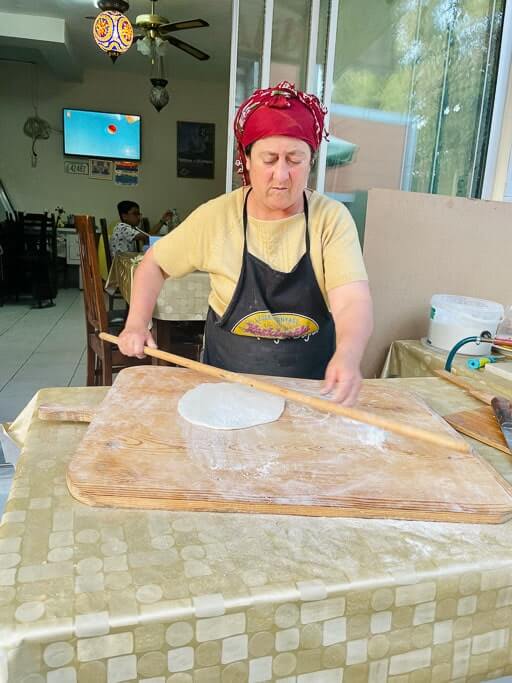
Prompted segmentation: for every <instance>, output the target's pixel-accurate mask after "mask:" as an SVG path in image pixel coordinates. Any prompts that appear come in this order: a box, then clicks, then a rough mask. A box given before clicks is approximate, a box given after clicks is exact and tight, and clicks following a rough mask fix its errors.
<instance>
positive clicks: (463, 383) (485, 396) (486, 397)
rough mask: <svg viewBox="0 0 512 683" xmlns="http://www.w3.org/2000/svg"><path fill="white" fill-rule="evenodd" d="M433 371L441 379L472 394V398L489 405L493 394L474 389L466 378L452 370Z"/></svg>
mask: <svg viewBox="0 0 512 683" xmlns="http://www.w3.org/2000/svg"><path fill="white" fill-rule="evenodd" d="M435 373H436V375H437V376H438V377H441V379H445V380H446V381H447V382H451V383H452V384H455V385H456V386H457V387H460V388H461V389H464V390H465V391H467V393H468V394H470V396H473V398H476V399H478V400H479V401H482V403H487V405H489V406H490V405H491V401H492V399H493V398H494V394H489V393H487V392H486V391H480V390H479V389H475V387H474V386H473V385H472V384H471V382H468V380H467V379H463V378H462V377H459V376H458V375H454V374H453V373H452V372H447V371H446V370H435Z"/></svg>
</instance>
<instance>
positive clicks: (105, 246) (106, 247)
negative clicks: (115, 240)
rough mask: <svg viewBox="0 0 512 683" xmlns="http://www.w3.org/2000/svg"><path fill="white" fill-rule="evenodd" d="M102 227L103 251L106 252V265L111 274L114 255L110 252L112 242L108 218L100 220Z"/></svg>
mask: <svg viewBox="0 0 512 683" xmlns="http://www.w3.org/2000/svg"><path fill="white" fill-rule="evenodd" d="M100 226H101V236H102V238H103V249H104V251H105V263H106V264H107V272H108V273H110V269H111V268H112V253H111V251H110V241H109V239H108V226H107V219H106V218H100Z"/></svg>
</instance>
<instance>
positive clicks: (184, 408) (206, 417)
mask: <svg viewBox="0 0 512 683" xmlns="http://www.w3.org/2000/svg"><path fill="white" fill-rule="evenodd" d="M284 403H285V402H284V399H283V398H281V397H280V396H273V395H272V394H267V393H264V392H263V391H257V390H256V389H253V388H252V387H247V386H245V385H243V384H231V383H230V382H217V383H211V384H200V385H199V386H197V387H195V388H194V389H190V391H187V392H186V394H183V396H182V397H181V398H180V400H179V401H178V412H179V414H180V415H181V417H183V418H185V420H188V422H191V423H192V424H194V425H199V426H200V427H210V428H211V429H245V428H246V427H255V426H256V425H261V424H265V423H266V422H274V421H275V420H277V419H279V417H280V415H281V413H282V412H283V410H284Z"/></svg>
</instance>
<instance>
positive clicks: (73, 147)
mask: <svg viewBox="0 0 512 683" xmlns="http://www.w3.org/2000/svg"><path fill="white" fill-rule="evenodd" d="M63 114H64V154H68V155H70V156H82V157H100V158H102V159H128V160H130V161H139V160H140V116H136V115H133V114H110V113H108V112H101V111H87V110H85V109H64V112H63Z"/></svg>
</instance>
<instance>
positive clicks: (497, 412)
mask: <svg viewBox="0 0 512 683" xmlns="http://www.w3.org/2000/svg"><path fill="white" fill-rule="evenodd" d="M436 375H438V377H441V378H442V379H445V380H447V381H448V382H451V383H452V384H456V385H457V386H458V387H460V388H461V389H465V390H466V391H467V392H468V394H470V395H471V396H473V398H476V399H478V400H479V401H482V403H487V405H490V406H491V408H492V410H493V412H494V416H495V417H496V420H497V422H498V425H499V427H500V429H501V433H502V434H503V437H504V438H505V441H506V442H507V446H508V447H509V449H510V450H511V451H512V402H511V401H510V400H509V399H508V398H505V397H504V396H495V395H494V394H490V393H488V392H487V391H480V390H479V389H475V387H474V386H473V385H472V384H471V382H468V381H466V380H465V379H463V378H462V377H459V376H458V375H454V374H453V373H451V372H447V371H446V370H436Z"/></svg>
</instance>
